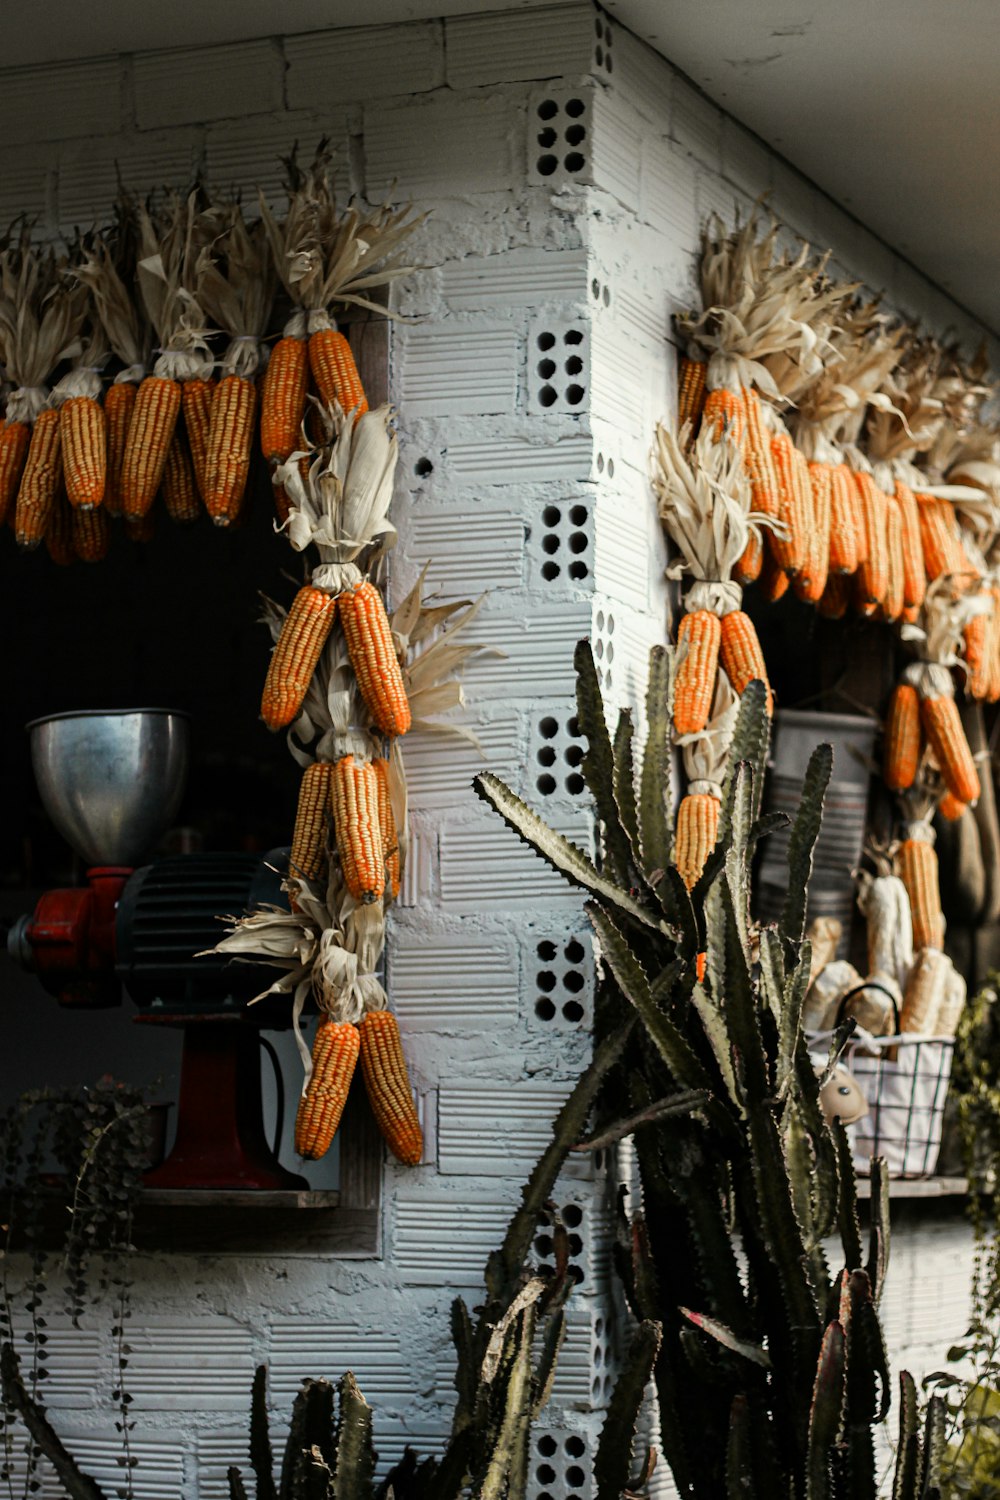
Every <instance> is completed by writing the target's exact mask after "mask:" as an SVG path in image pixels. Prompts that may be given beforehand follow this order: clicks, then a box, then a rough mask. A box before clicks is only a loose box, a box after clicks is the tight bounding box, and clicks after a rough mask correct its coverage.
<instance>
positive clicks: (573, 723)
mask: <svg viewBox="0 0 1000 1500" xmlns="http://www.w3.org/2000/svg"><path fill="white" fill-rule="evenodd" d="M566 733H567V734H569V735H572V737H573V739H575V740H578V739H579V738H580V720H579V719H578V718H577V716H576V714H574V715H573V717H572V718H571V719H567V720H566Z"/></svg>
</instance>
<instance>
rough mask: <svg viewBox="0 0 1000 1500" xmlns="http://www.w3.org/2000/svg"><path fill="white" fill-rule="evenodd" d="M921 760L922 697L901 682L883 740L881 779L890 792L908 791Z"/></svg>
mask: <svg viewBox="0 0 1000 1500" xmlns="http://www.w3.org/2000/svg"><path fill="white" fill-rule="evenodd" d="M919 764H920V698H919V695H918V693H917V690H916V688H915V687H911V686H910V684H909V683H908V682H901V683H899V684H898V686H896V687H895V688H894V689H893V693H892V697H891V698H890V700H889V712H888V714H887V716H886V721H885V734H884V737H883V742H882V780H883V781H884V782H885V784H886V786H887V787H888V788H889V790H890V792H905V791H906V790H907V788H908V787H911V786H912V785H913V783H914V781H915V780H916V777H917V766H918V765H919Z"/></svg>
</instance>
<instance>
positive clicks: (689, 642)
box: [674, 609, 722, 734]
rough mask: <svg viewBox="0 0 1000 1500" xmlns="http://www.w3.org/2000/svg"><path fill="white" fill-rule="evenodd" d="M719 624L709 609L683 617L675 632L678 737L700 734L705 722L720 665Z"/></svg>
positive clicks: (706, 721)
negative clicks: (678, 655) (680, 735)
mask: <svg viewBox="0 0 1000 1500" xmlns="http://www.w3.org/2000/svg"><path fill="white" fill-rule="evenodd" d="M721 638H722V625H721V624H720V622H719V617H718V615H714V614H712V612H711V610H708V609H695V610H692V611H691V612H690V613H689V614H686V615H684V616H683V617H682V619H681V623H680V625H679V627H678V630H677V646H678V652H679V654H680V653H681V652H683V655H682V659H681V664H680V666H679V667H678V668H677V679H676V683H675V686H674V728H675V729H676V731H677V733H678V734H700V733H701V731H702V730H703V729H704V727H705V725H706V724H707V723H708V715H709V713H710V711H711V708H712V696H713V694H714V693H715V678H716V674H717V672H718V666H719V641H720V640H721Z"/></svg>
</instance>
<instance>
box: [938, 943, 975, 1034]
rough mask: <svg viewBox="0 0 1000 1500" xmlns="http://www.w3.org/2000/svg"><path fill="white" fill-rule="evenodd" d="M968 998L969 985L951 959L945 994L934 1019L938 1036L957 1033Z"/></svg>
mask: <svg viewBox="0 0 1000 1500" xmlns="http://www.w3.org/2000/svg"><path fill="white" fill-rule="evenodd" d="M967 999H968V987H967V985H966V983H965V978H964V976H963V975H962V974H960V973H959V972H958V970H957V969H956V968H955V965H954V964H952V963H950V961H949V969H948V973H947V975H946V977H945V983H944V994H943V995H942V997H941V1001H940V1003H939V1005H938V1012H937V1016H936V1017H935V1021H934V1034H935V1035H936V1036H954V1035H955V1034H956V1032H957V1031H958V1023H959V1021H960V1020H961V1019H962V1012H963V1011H964V1009H965V1003H966V1000H967Z"/></svg>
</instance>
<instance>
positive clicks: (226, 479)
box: [205, 375, 257, 526]
mask: <svg viewBox="0 0 1000 1500" xmlns="http://www.w3.org/2000/svg"><path fill="white" fill-rule="evenodd" d="M256 406H257V390H256V387H255V386H254V383H253V381H252V380H244V379H243V378H242V377H241V376H239V375H227V376H226V377H225V379H223V380H220V381H219V383H218V385H217V386H216V387H215V394H214V396H213V397H212V425H211V428H210V429H209V436H208V458H207V462H206V474H205V484H206V491H205V508H206V509H207V511H208V513H209V515H210V516H211V517H212V520H213V521H214V522H215V524H216V526H228V525H229V522H230V521H231V520H233V518H234V517H235V515H236V513H237V511H238V510H239V508H240V506H241V504H242V503H243V496H244V494H245V492H246V487H247V475H248V474H249V472H250V449H251V446H252V444H253V422H254V412H255V410H256Z"/></svg>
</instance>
